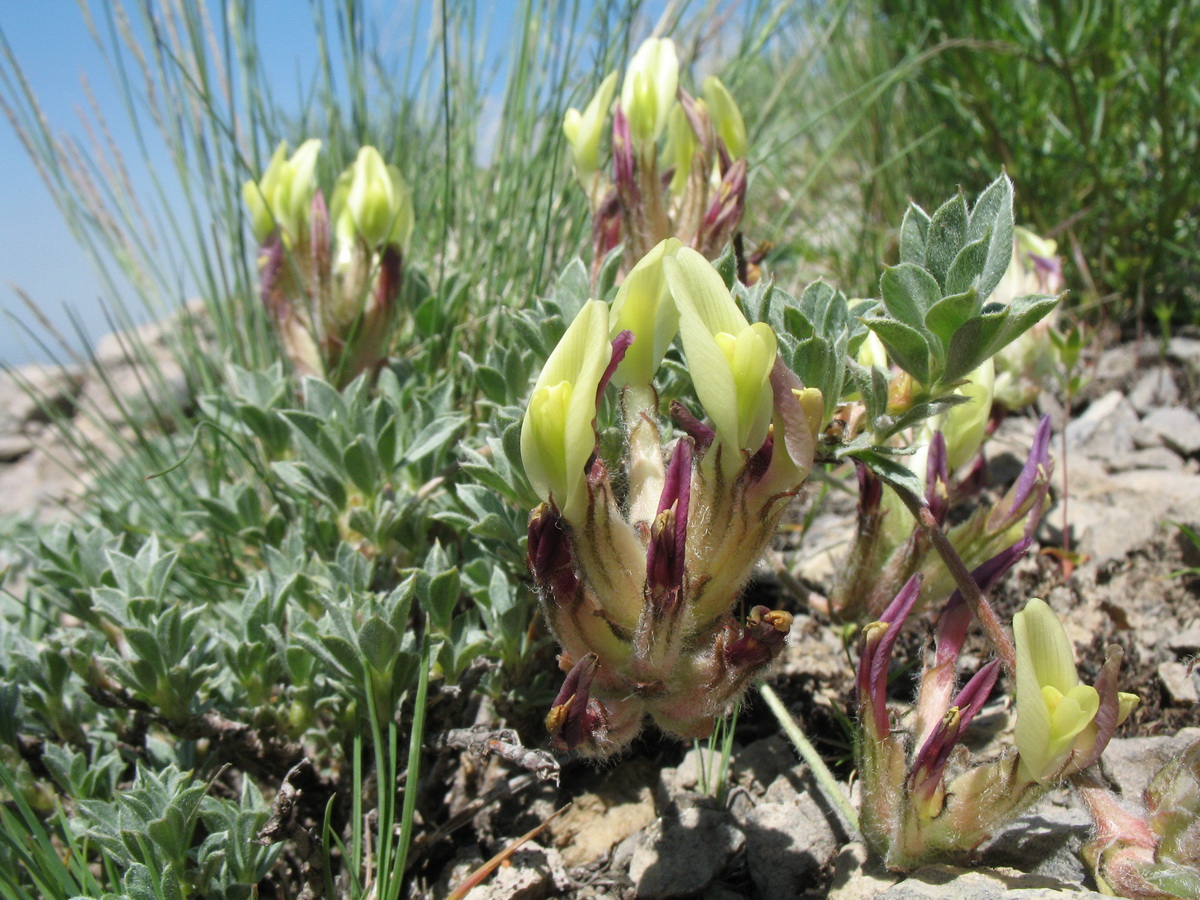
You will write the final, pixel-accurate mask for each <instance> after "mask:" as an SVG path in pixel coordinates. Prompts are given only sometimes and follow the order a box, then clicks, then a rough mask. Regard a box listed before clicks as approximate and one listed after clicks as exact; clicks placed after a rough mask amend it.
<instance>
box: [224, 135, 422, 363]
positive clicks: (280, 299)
mask: <svg viewBox="0 0 1200 900" xmlns="http://www.w3.org/2000/svg"><path fill="white" fill-rule="evenodd" d="M287 149H288V148H287V144H286V143H282V144H280V145H279V147H278V149H277V150H276V151H275V155H274V156H272V157H271V163H270V165H269V166H268V167H267V170H266V171H265V172H264V173H263V175H262V178H261V179H259V180H258V181H247V182H246V183H245V185H243V187H242V196H243V199H244V201H245V203H246V208H247V210H248V211H249V213H250V219H251V223H252V226H253V229H254V236H255V238H256V239H257V240H258V244H259V258H258V264H259V279H260V283H261V288H262V298H263V303H264V305H265V307H266V309H267V312H268V315H269V316H270V318H271V321H272V322H273V323H274V325H275V328H276V330H277V332H278V334H279V338H280V341H281V342H282V344H283V348H284V351H285V353H286V354H287V356H288V359H289V360H290V361H291V362H292V365H293V366H294V367H295V369H296V371H297V373H299V374H302V375H319V376H321V377H323V378H327V379H329V380H330V381H331V382H333V383H334V384H336V385H338V386H339V387H340V386H342V385H345V384H347V383H349V382H350V381H352V380H353V379H354V378H355V377H357V376H358V375H359V374H361V373H363V372H368V373H373V372H375V371H377V370H378V368H379V367H380V366H381V365H382V364H383V362H384V360H385V359H386V358H387V352H388V346H387V345H388V340H389V338H390V336H391V332H392V326H393V324H394V320H395V315H396V307H397V302H398V298H399V294H400V285H401V276H402V272H403V264H404V255H405V253H406V251H407V248H408V242H409V239H410V237H411V236H412V230H413V207H412V198H411V195H410V193H409V189H408V185H406V184H405V182H404V179H403V178H402V177H401V175H400V171H399V169H397V168H396V167H395V166H392V165H388V164H386V163H385V162H384V160H383V157H382V156H381V155H380V153H379V151H378V150H376V149H375V148H374V147H363V148H361V149H360V150H359V151H358V156H357V158H356V159H355V161H354V163H353V164H352V165H351V166H350V167H349V168H348V169H346V171H344V172H343V173H342V174H341V175H340V176H339V177H338V179H337V181H336V183H335V184H334V187H333V192H332V195H331V197H330V200H329V202H328V204H327V203H326V200H325V194H324V192H323V191H322V190H321V188H320V186H319V184H318V179H317V162H318V156H319V154H320V150H321V142H320V141H318V140H315V139H314V140H309V141H305V142H304V143H303V144H301V145H300V147H299V149H297V150H296V152H295V153H293V154H292V155H291V156H290V157H289V156H288V153H287Z"/></svg>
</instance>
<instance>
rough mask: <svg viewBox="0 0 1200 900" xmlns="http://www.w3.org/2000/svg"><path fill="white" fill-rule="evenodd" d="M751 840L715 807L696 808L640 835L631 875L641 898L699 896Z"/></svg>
mask: <svg viewBox="0 0 1200 900" xmlns="http://www.w3.org/2000/svg"><path fill="white" fill-rule="evenodd" d="M745 845H746V836H745V835H744V834H743V833H742V832H741V831H740V830H739V829H738V828H736V827H735V826H734V825H733V824H732V823H731V822H730V820H729V816H728V815H727V814H725V813H723V812H720V811H718V810H713V809H704V808H700V807H693V808H692V809H685V810H683V812H681V813H680V814H679V816H678V817H675V816H671V817H666V818H662V819H658V820H657V821H656V822H655V823H654V824H653V825H651V826H650V827H649V828H647V829H646V830H645V831H644V832H642V834H641V835H640V837H639V839H638V843H637V846H636V847H635V848H634V851H633V857H632V859H630V861H629V878H630V880H631V881H632V882H633V883H634V885H635V887H636V890H637V896H638V898H639V900H667V898H671V897H694V896H695V895H697V894H699V893H700V892H701V891H703V890H704V889H705V888H707V887H708V886H709V885H711V884H712V883H713V882H714V881H715V880H716V878H717V876H718V875H720V874H721V872H723V871H724V870H725V868H726V867H727V866H728V865H729V863H730V861H731V860H732V859H733V857H734V856H736V855H737V854H738V853H740V852H741V850H742V848H743V847H745Z"/></svg>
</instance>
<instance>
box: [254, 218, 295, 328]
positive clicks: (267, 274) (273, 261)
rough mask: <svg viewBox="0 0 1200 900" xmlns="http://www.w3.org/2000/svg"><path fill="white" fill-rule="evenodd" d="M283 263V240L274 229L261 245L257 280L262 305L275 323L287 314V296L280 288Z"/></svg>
mask: <svg viewBox="0 0 1200 900" xmlns="http://www.w3.org/2000/svg"><path fill="white" fill-rule="evenodd" d="M284 263H285V254H284V249H283V241H282V240H280V239H279V232H278V231H274V232H272V233H271V236H270V237H269V238H267V242H266V243H265V244H263V245H262V252H261V253H260V254H259V257H258V264H259V273H258V280H259V284H260V285H261V289H262V302H263V307H264V308H265V309H266V310H267V313H268V314H269V315H270V316H271V317H272V318H273V319H274V320H275V324H276V325H278V324H279V323H280V322H281V321H283V319H284V318H285V317H286V315H287V305H288V304H287V298H286V297H285V296H284V294H283V291H282V290H281V289H280V280H281V279H282V277H283V267H284Z"/></svg>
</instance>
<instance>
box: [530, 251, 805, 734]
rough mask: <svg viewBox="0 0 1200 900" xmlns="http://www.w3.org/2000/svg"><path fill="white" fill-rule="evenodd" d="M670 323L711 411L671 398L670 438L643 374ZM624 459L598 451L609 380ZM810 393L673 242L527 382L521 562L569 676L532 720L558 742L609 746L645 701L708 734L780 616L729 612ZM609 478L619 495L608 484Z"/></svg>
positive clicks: (790, 478) (780, 632)
mask: <svg viewBox="0 0 1200 900" xmlns="http://www.w3.org/2000/svg"><path fill="white" fill-rule="evenodd" d="M676 336H678V337H679V338H680V339H681V343H682V347H683V355H684V357H685V358H686V360H687V363H688V370H689V372H690V374H691V379H692V385H693V387H694V389H695V392H696V396H697V397H698V399H699V401H700V403H701V404H702V406H703V408H704V411H705V412H706V413H707V415H708V418H709V421H710V422H711V425H708V424H705V423H703V422H701V421H700V420H699V419H698V418H697V417H696V416H695V415H694V414H693V413H692V412H691V411H690V410H688V409H687V408H686V406H684V405H683V404H682V403H679V402H676V403H673V404H672V405H671V415H672V418H673V419H674V421H675V423H676V424H677V426H678V427H679V429H680V431H681V432H682V433H681V434H680V435H679V436H678V437H676V438H674V439H673V440H672V439H671V436H670V432H669V431H667V429H666V428H665V423H664V422H663V421H662V419H661V418H660V415H659V398H658V393H657V391H656V390H655V387H654V378H655V375H656V373H657V371H658V369H659V366H660V364H661V363H662V361H663V357H664V355H665V353H666V352H667V348H668V347H669V345H670V344H671V343H672V342H673V341H674V339H675V338H676ZM610 382H612V383H613V384H614V385H615V386H616V387H617V388H618V389H619V395H620V408H621V421H622V428H623V430H624V434H625V442H626V445H627V448H628V455H627V456H626V457H625V458H624V459H621V460H606V459H604V458H602V457H601V456H599V455H597V453H596V450H597V432H596V419H597V415H598V412H599V406H600V404H601V401H602V399H603V394H604V391H605V388H606V386H607V385H608V384H609V383H610ZM821 408H822V404H821V398H820V393H819V392H818V391H815V390H813V389H805V388H803V387H802V385H801V384H800V382H799V379H797V378H796V376H795V374H794V373H792V372H791V370H790V369H788V368H787V366H786V365H784V364H783V362H782V361H781V360H780V359H779V357H778V353H777V345H776V340H775V336H774V334H773V333H772V331H771V329H770V327H768V326H767V325H765V324H763V323H755V324H751V323H749V322H748V321H747V320H746V318H745V316H744V315H743V314H742V312H741V311H740V310H739V309H738V307H737V305H736V303H735V302H734V299H733V297H732V295H731V294H730V292H729V289H728V288H727V287H726V285H725V283H724V282H723V281H722V279H721V276H720V275H719V274H718V273H717V271H716V269H714V268H713V266H712V265H711V264H710V263H708V262H707V261H706V260H705V259H704V258H703V257H702V256H701V255H700V254H699V253H697V252H696V251H694V250H691V249H689V248H687V247H684V246H682V245H681V244H680V243H679V241H677V240H674V239H670V240H667V241H664V242H663V243H661V244H659V245H658V246H657V247H655V248H654V249H653V250H652V251H651V252H650V253H649V254H648V255H647V256H646V257H644V258H643V259H642V260H641V261H640V262H639V263H638V264H637V265H636V266H635V267H634V268H633V270H632V271H631V272H630V274H629V276H628V277H627V278H626V279H625V281H624V283H623V284H622V286H621V288H620V290H619V291H618V292H617V295H616V297H615V299H614V301H613V304H612V307H611V308H610V307H609V305H608V304H606V303H604V302H602V301H598V300H591V301H589V302H588V303H586V304H585V305H584V306H583V308H582V309H581V310H580V312H579V314H578V315H577V316H576V318H575V320H574V321H573V322H572V323H571V325H570V327H569V328H568V329H567V331H566V333H565V334H564V336H563V338H562V340H561V341H560V342H559V344H558V346H557V348H556V349H555V350H554V352H553V353H552V354H551V355H550V358H549V359H548V360H547V362H546V365H545V367H544V368H543V370H542V373H541V375H540V377H539V378H538V381H537V384H536V386H535V387H534V390H533V394H532V395H531V398H530V402H529V408H528V411H527V413H526V415H525V421H524V426H523V429H522V433H521V455H522V458H523V460H524V464H525V470H526V473H527V474H528V476H529V479H530V481H531V482H532V484H533V487H534V489H535V490H536V491H537V493H538V495H539V496H540V497H541V498H542V501H543V502H542V503H541V505H540V506H538V507H537V508H536V509H535V510H534V511H533V514H532V515H531V517H530V521H529V562H530V566H531V568H532V571H533V573H534V578H535V580H536V582H537V586H538V590H539V595H540V597H541V601H542V608H543V611H544V613H545V616H546V619H547V621H548V622H549V624H550V626H551V628H552V629H553V630H554V632H555V634H556V636H557V637H558V639H559V641H560V642H561V644H562V648H563V653H562V656H561V657H560V663H561V665H562V666H563V668H564V669H566V670H568V675H567V678H566V681H565V683H564V686H563V688H562V690H561V691H560V692H559V696H558V698H557V699H556V700H555V704H554V707H553V709H552V710H551V712H550V714H549V716H548V717H547V725H548V727H549V729H550V731H551V733H552V735H553V737H554V740H555V742H556V744H558V745H560V746H562V747H563V748H570V749H574V748H581V749H582V750H584V751H585V752H588V753H590V754H594V755H600V756H607V755H610V754H612V753H614V752H616V751H618V750H620V749H621V748H622V747H624V746H625V745H627V744H628V743H629V742H630V741H631V740H632V739H633V738H634V736H636V735H637V733H638V732H639V731H640V730H641V727H642V724H643V721H644V719H645V718H646V716H647V715H650V716H651V717H653V719H654V720H655V721H656V722H657V724H658V725H659V726H660V727H661V728H663V729H664V730H665V731H668V732H671V733H673V734H677V735H680V736H682V737H703V736H707V735H708V734H709V733H710V732H711V731H712V727H713V723H714V721H715V719H716V718H717V717H718V716H720V715H722V714H724V713H725V712H726V711H727V710H728V708H729V706H730V704H731V703H733V702H734V701H735V700H736V699H737V698H738V697H739V696H740V695H741V693H742V692H743V691H744V690H745V688H746V687H747V686H748V685H749V683H750V679H751V678H752V677H753V676H754V674H755V673H757V672H758V671H760V670H761V669H762V667H763V666H765V665H766V664H767V663H768V662H770V660H771V659H772V658H773V657H774V656H775V655H776V654H777V653H778V652H779V650H780V649H781V648H782V646H783V643H784V640H785V638H786V636H787V633H788V630H789V629H790V626H791V620H792V617H791V615H790V614H789V613H786V612H782V611H778V610H770V609H768V608H766V607H757V606H756V607H754V608H753V609H751V610H750V612H749V614H748V615H747V616H746V618H745V620H744V621H743V622H742V623H739V622H737V621H736V620H735V618H734V617H733V615H732V612H733V608H734V606H735V605H736V604H737V602H738V600H739V598H740V596H741V592H742V589H743V587H744V586H745V583H746V581H747V580H748V579H749V577H750V574H751V571H752V569H753V567H754V565H755V563H756V562H757V561H758V558H759V556H760V555H761V554H762V552H763V550H764V549H765V548H766V547H767V545H768V544H769V542H770V541H771V539H772V537H773V536H774V533H775V529H776V526H777V525H778V523H779V520H780V517H781V516H782V515H783V512H784V510H785V508H786V506H787V500H788V499H789V498H790V497H792V496H793V495H794V494H795V492H796V491H797V489H798V488H799V487H800V485H801V484H802V483H803V481H804V479H805V477H806V476H807V475H808V472H809V469H810V468H811V466H812V463H813V454H814V450H815V438H816V428H817V426H818V424H819V422H820V415H821ZM618 490H619V491H620V494H621V496H618Z"/></svg>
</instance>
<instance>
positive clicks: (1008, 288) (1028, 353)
mask: <svg viewBox="0 0 1200 900" xmlns="http://www.w3.org/2000/svg"><path fill="white" fill-rule="evenodd" d="M1057 249H1058V245H1057V244H1056V243H1055V242H1054V241H1051V240H1047V239H1045V238H1042V237H1038V236H1037V235H1036V234H1034V233H1033V232H1032V231H1030V230H1028V229H1027V228H1021V227H1016V228H1014V229H1013V255H1012V262H1011V263H1010V264H1009V266H1008V271H1006V272H1005V273H1004V278H1003V279H1001V281H1000V283H999V284H998V285H996V289H995V290H994V291H992V296H991V300H992V302H998V303H1011V302H1012V301H1013V300H1014V299H1016V298H1017V297H1023V296H1025V295H1026V294H1052V295H1057V294H1059V293H1061V292H1062V289H1063V284H1064V282H1063V274H1062V260H1061V259H1060V258H1059V257H1058V256H1055V250H1057ZM1056 320H1057V315H1056V314H1055V313H1051V314H1050V315H1048V316H1046V317H1045V318H1044V319H1042V320H1041V321H1040V322H1038V323H1037V324H1035V325H1034V326H1033V327H1032V328H1030V329H1029V330H1028V331H1026V332H1024V333H1023V334H1021V336H1020V337H1018V338H1017V339H1016V340H1014V341H1013V342H1012V343H1011V344H1009V345H1008V346H1007V347H1005V348H1003V349H1002V350H1001V351H1000V352H999V353H997V354H996V356H995V363H996V385H995V399H996V402H997V403H998V404H1000V405H1001V406H1003V407H1004V408H1005V409H1008V410H1014V409H1020V408H1021V407H1023V406H1028V405H1029V404H1030V403H1032V402H1033V401H1034V400H1036V399H1037V396H1038V394H1039V393H1041V391H1042V389H1043V388H1046V387H1048V386H1050V385H1051V384H1053V380H1054V374H1055V369H1056V368H1057V366H1058V354H1057V353H1056V352H1055V348H1054V342H1053V341H1052V340H1051V337H1050V333H1051V330H1052V329H1053V328H1054V324H1055V321H1056Z"/></svg>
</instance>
